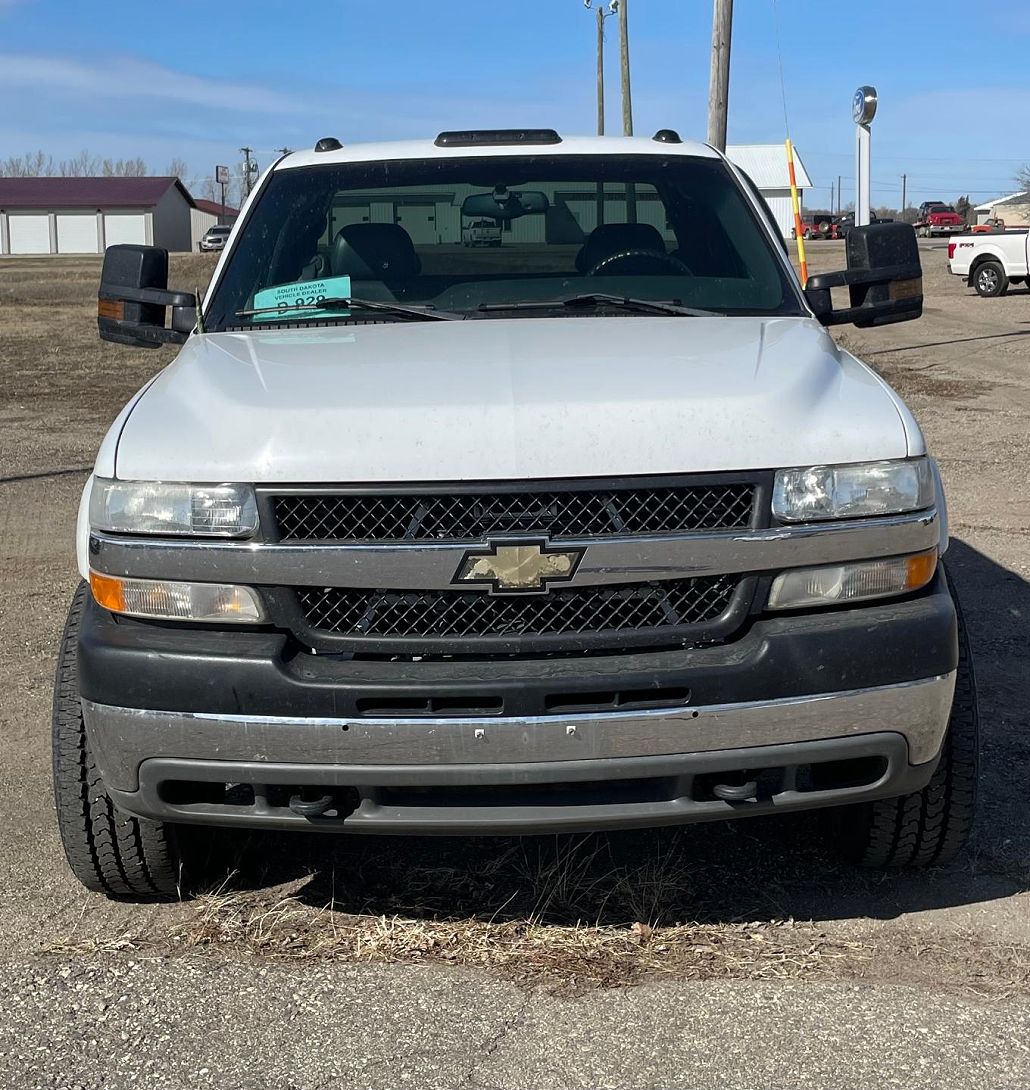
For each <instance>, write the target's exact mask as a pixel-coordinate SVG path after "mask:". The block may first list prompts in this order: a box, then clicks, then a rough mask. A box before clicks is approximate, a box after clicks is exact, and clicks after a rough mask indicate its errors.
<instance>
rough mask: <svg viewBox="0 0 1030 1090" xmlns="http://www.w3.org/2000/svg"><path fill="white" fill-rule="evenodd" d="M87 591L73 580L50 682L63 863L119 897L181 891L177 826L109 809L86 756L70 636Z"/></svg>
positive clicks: (74, 635)
mask: <svg viewBox="0 0 1030 1090" xmlns="http://www.w3.org/2000/svg"><path fill="white" fill-rule="evenodd" d="M88 593H89V590H88V588H87V587H86V584H85V583H80V584H79V587H78V590H76V592H75V597H74V598H73V599H72V604H71V609H70V610H69V612H68V621H67V623H66V625H65V628H64V635H63V636H62V638H61V647H60V651H59V653H58V658H57V677H56V679H55V681H54V714H53V747H54V748H53V756H54V803H55V805H56V809H57V824H58V828H59V829H60V833H61V841H62V843H63V844H64V852H65V855H66V856H67V857H68V864H69V866H70V867H71V869H72V871H73V873H74V874H75V877H76V878H78V880H79V881H80V882H81V883H82V884H83V885H84V886H85V887H86V888H87V889H91V890H94V891H96V892H97V893H105V894H107V896H108V897H111V898H113V899H114V900H120V901H166V900H178V899H180V898H181V897H184V896H186V892H187V891H186V888H185V884H184V882H185V877H186V876H185V874H184V868H183V866H182V857H181V853H180V845H179V838H178V836H177V830H176V829H175V828H174V827H173V826H170V825H165V824H161V823H158V822H153V821H143V820H141V819H140V818H135V817H130V816H129V815H128V814H125V813H122V812H121V811H119V810H117V809H116V808H115V805H114V803H113V802H112V801H111V799H110V797H109V796H108V794H107V791H106V790H105V789H104V784H103V781H102V780H101V778H100V774H99V772H98V771H97V768H96V765H95V764H94V762H93V757H92V754H91V753H90V749H89V741H88V739H87V737H86V730H85V724H84V723H83V720H82V706H81V704H80V702H79V669H78V640H79V624H80V622H81V618H82V610H83V607H84V605H85V602H86V595H87V594H88Z"/></svg>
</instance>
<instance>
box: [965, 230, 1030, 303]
mask: <svg viewBox="0 0 1030 1090" xmlns="http://www.w3.org/2000/svg"><path fill="white" fill-rule="evenodd" d="M948 269H949V270H950V272H951V273H952V274H953V275H954V276H961V277H964V278H965V280H966V283H967V284H968V285H969V286H970V287H971V288H975V289H976V293H977V295H982V296H983V297H984V298H985V299H992V298H994V297H996V296H998V295H1004V294H1005V292H1007V291H1008V290H1009V287H1010V286H1011V285H1012V284H1023V283H1025V282H1027V280H1028V278H1030V231H1006V232H1005V233H1004V234H994V235H981V236H980V237H979V238H976V239H968V240H965V239H964V240H962V241H961V242H952V243H951V244H950V245H949V246H948Z"/></svg>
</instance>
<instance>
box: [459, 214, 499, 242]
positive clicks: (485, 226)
mask: <svg viewBox="0 0 1030 1090" xmlns="http://www.w3.org/2000/svg"><path fill="white" fill-rule="evenodd" d="M461 244H462V246H500V245H501V225H500V224H499V223H497V222H495V221H493V220H475V221H474V222H473V223H469V224H466V225H465V226H464V227H463V228H462V229H461Z"/></svg>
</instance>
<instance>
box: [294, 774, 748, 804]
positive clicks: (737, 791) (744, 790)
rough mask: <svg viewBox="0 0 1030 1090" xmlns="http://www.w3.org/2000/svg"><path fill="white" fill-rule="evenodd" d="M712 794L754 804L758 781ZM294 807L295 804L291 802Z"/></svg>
mask: <svg viewBox="0 0 1030 1090" xmlns="http://www.w3.org/2000/svg"><path fill="white" fill-rule="evenodd" d="M712 794H713V795H714V796H715V797H716V798H717V799H722V801H723V802H754V800H755V799H757V798H758V781H757V780H748V781H747V782H746V783H739V784H729V783H717V784H716V785H715V786H714V787H713V788H712ZM290 805H291V806H292V805H293V803H292V802H291V803H290Z"/></svg>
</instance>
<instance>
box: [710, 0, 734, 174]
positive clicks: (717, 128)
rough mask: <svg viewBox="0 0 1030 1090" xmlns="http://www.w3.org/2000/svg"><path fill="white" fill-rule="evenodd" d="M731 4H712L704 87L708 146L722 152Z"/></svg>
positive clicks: (730, 1) (721, 1)
mask: <svg viewBox="0 0 1030 1090" xmlns="http://www.w3.org/2000/svg"><path fill="white" fill-rule="evenodd" d="M732 39H733V0H715V9H714V11H713V13H712V74H711V78H710V80H709V83H708V143H709V144H711V145H712V147H713V148H715V149H716V150H717V151H721V152H723V153H725V151H726V117H727V114H728V112H729V104H730V45H731V42H732Z"/></svg>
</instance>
